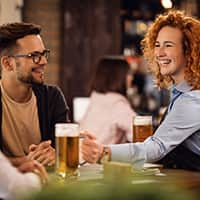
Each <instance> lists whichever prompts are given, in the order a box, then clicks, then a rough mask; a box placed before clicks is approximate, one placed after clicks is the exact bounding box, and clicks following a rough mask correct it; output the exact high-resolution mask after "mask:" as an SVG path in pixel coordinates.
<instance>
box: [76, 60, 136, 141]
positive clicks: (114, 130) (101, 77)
mask: <svg viewBox="0 0 200 200" xmlns="http://www.w3.org/2000/svg"><path fill="white" fill-rule="evenodd" d="M128 72H129V64H128V63H127V61H126V60H125V59H124V57H120V56H105V57H103V58H101V59H100V61H99V63H98V65H97V70H96V73H95V75H94V77H93V79H92V82H91V96H90V104H89V106H88V109H87V111H86V113H85V115H84V116H83V118H82V119H81V120H80V127H81V129H82V130H87V131H88V132H92V133H94V134H95V137H96V140H97V141H98V142H100V143H102V144H119V143H125V142H127V141H129V142H131V141H132V120H133V118H134V117H135V116H136V113H135V112H134V111H133V110H132V108H131V106H130V103H129V101H128V100H127V99H126V88H127V87H126V84H127V75H128Z"/></svg>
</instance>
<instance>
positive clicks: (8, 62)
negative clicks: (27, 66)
mask: <svg viewBox="0 0 200 200" xmlns="http://www.w3.org/2000/svg"><path fill="white" fill-rule="evenodd" d="M1 67H2V70H7V71H12V70H13V62H12V58H11V57H8V56H2V57H1Z"/></svg>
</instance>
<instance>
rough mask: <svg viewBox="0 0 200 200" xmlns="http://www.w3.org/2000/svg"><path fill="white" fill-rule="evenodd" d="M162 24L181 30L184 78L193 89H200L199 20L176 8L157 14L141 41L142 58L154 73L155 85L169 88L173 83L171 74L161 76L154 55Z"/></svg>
mask: <svg viewBox="0 0 200 200" xmlns="http://www.w3.org/2000/svg"><path fill="white" fill-rule="evenodd" d="M164 26H171V27H174V28H178V29H180V30H181V32H182V34H183V39H182V44H183V50H184V54H185V57H186V69H185V80H186V81H187V82H188V84H189V85H190V86H192V88H193V89H200V21H199V20H197V19H195V18H194V17H189V16H186V15H185V14H184V12H182V11H178V10H171V11H169V12H168V13H166V14H163V15H158V17H157V18H156V20H155V22H154V23H153V24H152V25H151V26H150V27H149V29H148V32H147V33H146V35H145V38H144V39H143V40H142V42H141V45H142V50H143V54H144V58H145V59H146V60H147V61H148V63H149V69H150V71H151V72H152V73H153V74H154V75H155V78H156V84H157V86H158V87H159V88H163V87H167V88H169V87H170V86H171V84H172V83H173V80H172V78H171V76H163V75H162V74H161V73H160V68H159V66H158V64H157V63H156V61H155V57H154V48H155V42H156V39H157V35H158V33H159V31H160V30H161V29H162V28H163V27H164Z"/></svg>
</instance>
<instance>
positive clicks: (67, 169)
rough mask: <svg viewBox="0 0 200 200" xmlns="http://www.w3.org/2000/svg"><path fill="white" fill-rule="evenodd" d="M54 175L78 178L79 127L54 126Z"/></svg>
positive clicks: (69, 125)
mask: <svg viewBox="0 0 200 200" xmlns="http://www.w3.org/2000/svg"><path fill="white" fill-rule="evenodd" d="M55 136H56V173H57V174H58V175H59V176H61V177H63V178H72V177H77V176H79V170H78V167H79V125H78V124H74V123H61V124H56V125H55Z"/></svg>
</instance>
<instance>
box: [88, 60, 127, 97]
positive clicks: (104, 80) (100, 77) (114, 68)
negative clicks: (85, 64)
mask: <svg viewBox="0 0 200 200" xmlns="http://www.w3.org/2000/svg"><path fill="white" fill-rule="evenodd" d="M128 71H129V64H128V63H127V61H126V60H125V59H124V58H121V57H119V56H112V57H111V56H106V57H103V58H102V59H100V61H99V62H98V65H97V69H96V73H95V76H94V77H93V81H92V85H91V90H95V91H97V92H100V93H107V92H118V93H120V94H122V95H125V94H126V76H127V73H128Z"/></svg>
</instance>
